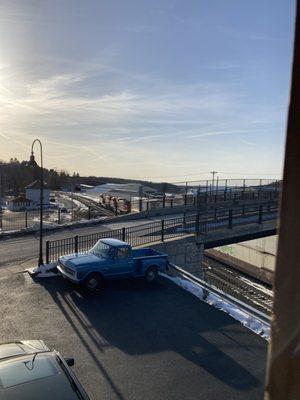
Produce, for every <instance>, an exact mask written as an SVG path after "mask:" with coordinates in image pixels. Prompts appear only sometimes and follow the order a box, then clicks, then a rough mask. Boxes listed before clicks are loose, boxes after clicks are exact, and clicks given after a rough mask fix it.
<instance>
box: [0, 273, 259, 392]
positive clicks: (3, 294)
mask: <svg viewBox="0 0 300 400" xmlns="http://www.w3.org/2000/svg"><path fill="white" fill-rule="evenodd" d="M11 269H12V268H11ZM7 272H9V269H8V271H4V270H2V271H0V315H1V324H0V341H9V340H15V339H37V338H40V339H43V340H44V341H45V342H46V343H47V344H48V345H49V346H50V347H52V348H56V349H57V350H59V351H60V352H61V353H62V354H63V355H65V356H74V357H75V360H76V364H75V366H74V370H75V373H76V374H77V376H78V377H79V379H80V380H81V382H82V383H83V385H84V386H85V388H86V390H87V392H88V393H89V395H90V396H91V399H92V400H100V399H101V400H106V399H109V400H127V399H128V400H141V399H144V400H147V399H149V400H154V399H155V400H169V399H170V400H177V399H178V400H194V399H195V400H196V399H197V400H201V399H203V400H208V399H210V400H224V399H226V400H240V399H243V400H258V399H261V398H262V397H263V383H264V376H265V362H266V351H267V343H266V342H265V341H264V340H263V339H261V338H260V337H258V336H257V335H255V334H253V333H252V332H250V331H249V330H247V329H246V328H245V327H243V326H242V325H241V324H239V323H237V322H236V321H235V320H233V319H232V318H231V317H229V316H228V315H227V314H224V313H222V312H220V311H218V310H216V309H214V308H212V307H210V306H209V305H208V304H206V303H203V302H201V301H200V300H199V299H197V298H196V297H194V296H193V295H191V294H189V293H188V292H186V291H184V290H183V289H181V288H179V287H178V286H176V285H175V284H173V283H171V282H170V281H169V280H167V279H166V278H160V280H159V281H158V282H157V283H155V284H154V285H153V286H151V287H149V286H146V284H145V283H144V282H143V281H140V280H135V281H119V282H114V283H111V284H108V285H107V288H106V289H105V290H104V292H103V293H102V294H98V295H96V296H87V295H85V294H84V293H83V292H80V291H78V289H77V288H75V287H73V286H72V285H70V284H68V283H67V282H66V281H64V280H63V279H61V278H50V279H49V278H48V279H46V280H45V279H44V280H40V281H38V282H34V281H32V280H31V278H30V277H29V276H28V275H27V274H14V273H9V274H7Z"/></svg>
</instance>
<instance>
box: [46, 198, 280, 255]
mask: <svg viewBox="0 0 300 400" xmlns="http://www.w3.org/2000/svg"><path fill="white" fill-rule="evenodd" d="M276 218H277V205H275V206H274V205H273V207H271V206H268V207H266V208H265V209H264V208H263V207H262V206H259V207H258V208H257V209H253V207H252V206H251V207H249V209H245V208H243V209H240V210H235V212H233V211H232V210H229V212H226V211H224V210H223V211H222V210H221V211H218V212H217V213H215V212H213V213H209V214H208V215H206V216H204V217H203V216H201V215H200V214H191V215H183V216H182V217H179V218H171V219H165V220H160V221H154V222H149V223H146V224H141V225H137V226H133V227H128V228H125V227H123V228H121V229H114V230H106V231H102V232H98V233H94V234H89V235H78V236H73V237H69V238H65V239H58V240H51V241H50V240H48V241H47V242H46V262H47V263H49V262H56V261H57V259H58V257H59V256H62V255H64V254H72V253H82V252H86V251H88V250H89V249H90V248H91V247H92V246H93V245H94V244H95V243H96V242H97V241H98V240H99V239H103V238H115V239H120V240H123V241H126V242H128V243H129V244H130V245H132V246H134V247H135V246H141V245H144V244H150V243H154V242H159V241H161V242H163V241H164V240H165V239H170V238H176V237H182V236H186V235H190V234H196V235H199V234H206V233H207V232H208V231H213V230H218V229H224V228H228V229H232V228H233V227H234V226H238V225H245V224H253V223H258V224H262V223H263V222H264V221H265V220H268V219H272V220H274V219H276Z"/></svg>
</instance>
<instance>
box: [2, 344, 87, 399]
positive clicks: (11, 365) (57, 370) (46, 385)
mask: <svg viewBox="0 0 300 400" xmlns="http://www.w3.org/2000/svg"><path fill="white" fill-rule="evenodd" d="M72 365H74V359H73V358H66V359H64V358H63V357H62V356H61V354H60V353H59V352H57V351H55V350H53V351H50V350H49V349H48V347H47V346H46V345H45V343H44V342H43V341H42V340H22V341H16V342H12V343H3V344H0V398H1V400H16V399H17V400H40V399H43V400H54V399H61V400H72V399H74V400H76V399H77V400H78V399H80V400H89V397H88V395H87V394H86V392H85V390H84V389H83V387H82V386H81V384H80V383H79V381H78V379H77V378H76V376H75V375H74V374H73V372H72V371H71V369H70V368H69V366H72Z"/></svg>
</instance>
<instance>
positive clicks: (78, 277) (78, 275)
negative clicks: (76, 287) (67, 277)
mask: <svg viewBox="0 0 300 400" xmlns="http://www.w3.org/2000/svg"><path fill="white" fill-rule="evenodd" d="M85 274H86V272H84V271H81V272H77V279H82V278H83V277H84V275H85Z"/></svg>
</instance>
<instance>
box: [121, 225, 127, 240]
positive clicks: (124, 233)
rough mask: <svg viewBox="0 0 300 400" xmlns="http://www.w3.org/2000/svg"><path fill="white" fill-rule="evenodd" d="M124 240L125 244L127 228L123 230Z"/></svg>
mask: <svg viewBox="0 0 300 400" xmlns="http://www.w3.org/2000/svg"><path fill="white" fill-rule="evenodd" d="M122 240H123V242H125V240H126V228H125V227H123V228H122Z"/></svg>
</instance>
